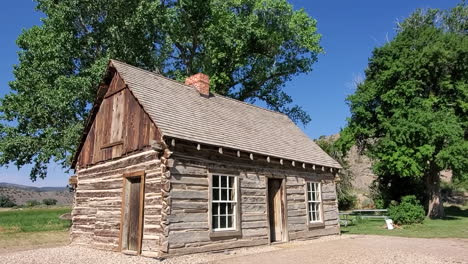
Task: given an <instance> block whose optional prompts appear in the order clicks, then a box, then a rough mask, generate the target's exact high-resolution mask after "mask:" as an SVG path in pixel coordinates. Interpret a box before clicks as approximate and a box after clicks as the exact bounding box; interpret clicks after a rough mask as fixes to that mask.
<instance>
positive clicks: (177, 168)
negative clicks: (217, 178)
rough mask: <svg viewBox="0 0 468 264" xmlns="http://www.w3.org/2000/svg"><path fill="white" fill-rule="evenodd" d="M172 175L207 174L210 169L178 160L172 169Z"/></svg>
mask: <svg viewBox="0 0 468 264" xmlns="http://www.w3.org/2000/svg"><path fill="white" fill-rule="evenodd" d="M170 171H171V174H172V176H174V177H176V175H177V174H182V175H199V176H207V175H208V171H207V169H206V168H203V167H195V166H193V165H184V164H182V163H180V162H176V164H174V167H172V168H171V169H170Z"/></svg>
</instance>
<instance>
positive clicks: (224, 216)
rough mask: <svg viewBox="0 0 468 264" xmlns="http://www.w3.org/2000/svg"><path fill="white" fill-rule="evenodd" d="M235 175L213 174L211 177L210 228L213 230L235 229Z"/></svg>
mask: <svg viewBox="0 0 468 264" xmlns="http://www.w3.org/2000/svg"><path fill="white" fill-rule="evenodd" d="M237 191H238V190H237V177H235V176H229V175H221V174H213V175H212V177H211V228H212V230H213V231H230V230H236V227H237V225H238V223H236V222H237V214H238V212H237V206H238V204H237Z"/></svg>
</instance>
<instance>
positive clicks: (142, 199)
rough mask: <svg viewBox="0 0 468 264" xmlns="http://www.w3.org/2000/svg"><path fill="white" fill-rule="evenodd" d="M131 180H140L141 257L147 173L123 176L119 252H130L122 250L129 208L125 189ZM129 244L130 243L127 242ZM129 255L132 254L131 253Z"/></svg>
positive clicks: (139, 243)
mask: <svg viewBox="0 0 468 264" xmlns="http://www.w3.org/2000/svg"><path fill="white" fill-rule="evenodd" d="M131 178H140V212H139V216H138V247H137V251H136V254H137V255H140V254H141V244H142V240H143V216H144V204H145V203H144V202H145V171H144V170H141V171H135V172H131V173H125V174H123V175H122V180H123V184H122V197H121V201H122V205H121V208H120V234H119V251H120V252H123V251H128V249H122V239H123V233H124V232H123V228H124V221H125V219H124V212H125V209H126V207H127V201H126V199H125V195H126V193H125V189H126V187H127V182H128V181H129V179H131ZM127 243H128V242H127ZM128 253H131V252H130V251H129V252H128Z"/></svg>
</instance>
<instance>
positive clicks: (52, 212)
mask: <svg viewBox="0 0 468 264" xmlns="http://www.w3.org/2000/svg"><path fill="white" fill-rule="evenodd" d="M70 211H71V209H70V208H69V207H58V208H57V207H51V208H37V209H36V208H33V209H14V210H9V211H2V212H0V233H1V234H5V233H21V232H23V233H24V232H44V231H64V230H67V229H68V228H69V227H70V225H71V222H70V221H67V220H62V219H60V218H59V216H60V215H62V214H65V213H69V212H70Z"/></svg>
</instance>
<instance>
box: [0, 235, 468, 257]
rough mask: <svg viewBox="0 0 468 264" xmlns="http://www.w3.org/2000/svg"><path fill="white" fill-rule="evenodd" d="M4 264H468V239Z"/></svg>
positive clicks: (54, 251) (79, 251) (366, 240)
mask: <svg viewBox="0 0 468 264" xmlns="http://www.w3.org/2000/svg"><path fill="white" fill-rule="evenodd" d="M0 263H14V264H22V263H31V264H32V263H34V264H35V263H44V264H48V263H76V264H78V263H79V264H87V263H90V264H107V263H109V264H114V263H122V264H123V263H134V264H146V263H148V264H189V263H190V264H196V263H213V264H214V263H222V264H230V263H233V264H240V263H256V264H258V263H281V264H287V263H416V264H417V263H468V240H467V239H420V238H401V237H383V236H361V235H346V236H341V237H340V236H334V237H325V238H320V239H315V240H310V241H300V242H291V243H284V244H276V245H273V246H262V247H254V248H244V249H237V250H231V251H226V252H220V253H207V254H194V255H188V256H180V257H174V258H169V259H166V260H163V261H159V260H155V259H149V258H143V257H136V256H127V255H123V254H120V253H116V252H109V251H101V250H95V249H91V248H86V247H80V246H63V247H55V248H42V249H35V250H27V251H19V252H11V253H4V254H0Z"/></svg>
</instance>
